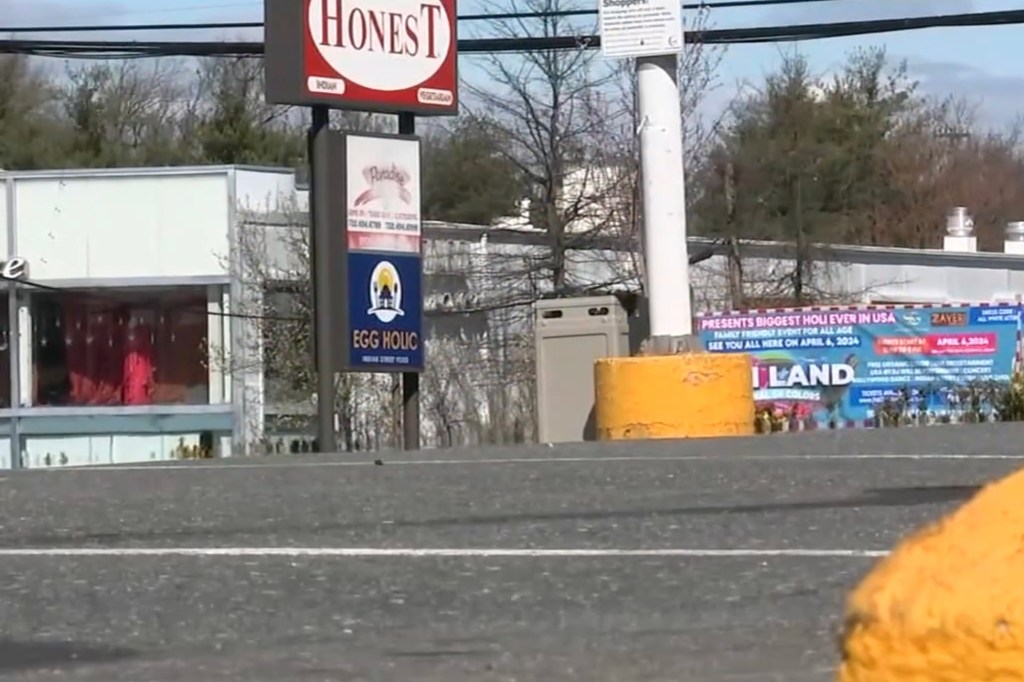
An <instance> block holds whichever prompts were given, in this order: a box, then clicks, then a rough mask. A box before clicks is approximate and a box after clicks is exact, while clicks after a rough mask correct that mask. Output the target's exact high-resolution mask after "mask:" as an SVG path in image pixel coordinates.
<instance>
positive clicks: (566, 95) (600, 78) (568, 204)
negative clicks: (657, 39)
mask: <svg viewBox="0 0 1024 682" xmlns="http://www.w3.org/2000/svg"><path fill="white" fill-rule="evenodd" d="M513 5H514V6H513ZM485 6H486V9H488V10H490V11H492V12H494V13H496V14H499V13H502V12H504V13H508V12H514V13H518V15H519V16H520V18H516V19H498V20H495V21H492V22H489V23H488V26H487V29H485V31H486V33H487V34H488V35H489V36H491V37H501V38H517V37H524V36H531V37H546V38H553V37H565V36H572V35H589V34H591V33H593V32H594V26H593V22H587V23H586V24H582V23H581V22H580V21H579V20H578V19H575V18H574V17H572V16H570V15H567V14H566V13H567V12H571V11H573V10H577V9H579V8H580V6H581V5H578V4H577V3H576V2H574V0H526V1H525V2H516V3H511V2H506V1H505V0H488V2H485ZM524 14H530V15H531V16H530V17H523V16H522V15H524ZM585 48H586V46H585V45H580V46H579V47H577V48H573V49H567V50H557V49H548V50H539V51H533V52H528V53H526V54H516V55H500V54H492V55H488V56H485V57H481V58H479V59H474V60H472V63H473V66H474V67H476V68H474V69H471V71H476V70H477V69H479V73H480V74H481V75H480V76H479V77H474V78H472V79H471V80H469V81H468V82H467V83H465V85H464V86H463V92H464V93H465V100H464V101H465V106H466V108H467V109H468V110H469V111H471V112H475V113H477V114H478V115H479V117H480V118H481V119H482V120H487V121H490V122H491V123H492V125H494V126H496V127H497V128H498V129H499V131H500V135H499V136H500V137H501V138H502V139H504V140H506V142H507V145H508V148H507V149H506V150H505V153H506V154H507V156H508V158H510V159H511V160H512V161H514V162H515V164H516V165H517V166H518V168H519V169H520V171H521V173H522V175H523V177H524V178H525V179H526V182H527V184H528V194H529V197H530V199H531V200H532V205H531V213H532V215H531V222H532V223H533V225H534V226H536V227H538V228H540V229H542V230H543V231H544V232H545V234H546V235H547V238H548V242H549V252H548V254H546V262H545V263H544V264H543V267H544V269H545V271H546V279H547V280H548V281H549V282H550V285H551V286H552V287H554V288H555V289H562V288H563V287H564V286H565V285H566V283H567V280H566V264H565V252H566V250H567V248H569V244H568V239H569V235H570V233H571V230H572V227H573V224H574V223H575V222H576V221H578V220H580V219H581V218H584V217H586V213H587V211H588V209H589V207H590V204H591V203H592V201H593V199H592V198H591V196H590V195H591V194H593V193H595V190H594V188H593V184H594V181H595V179H596V175H595V173H594V170H595V169H601V168H602V167H603V166H604V165H605V164H604V159H602V158H600V157H601V154H600V153H599V152H600V151H601V149H602V148H601V147H600V146H599V145H598V144H597V142H598V140H599V138H600V134H599V133H600V132H601V129H602V128H603V127H606V126H608V125H612V124H613V122H609V121H608V120H607V116H608V115H609V113H611V115H612V116H613V117H614V116H615V115H616V114H625V112H610V111H609V107H608V106H607V105H606V99H607V93H606V92H605V91H606V90H607V89H609V88H610V86H611V84H612V83H613V82H614V79H615V73H614V71H613V70H612V69H609V68H607V66H606V65H604V64H602V63H600V62H599V61H597V60H596V59H595V57H596V53H595V52H593V51H592V50H588V49H585ZM597 193H600V190H598V192H597Z"/></svg>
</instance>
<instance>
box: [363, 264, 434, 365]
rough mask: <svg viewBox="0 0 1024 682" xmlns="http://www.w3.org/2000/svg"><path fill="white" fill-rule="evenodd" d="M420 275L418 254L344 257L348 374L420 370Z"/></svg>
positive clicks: (421, 357) (421, 334)
mask: <svg viewBox="0 0 1024 682" xmlns="http://www.w3.org/2000/svg"><path fill="white" fill-rule="evenodd" d="M421 272H422V271H421V261H420V258H419V256H418V255H417V256H410V255H399V254H375V253H365V252H350V253H349V254H348V310H349V314H348V326H349V330H348V335H349V343H348V346H349V367H350V369H353V370H357V371H359V370H362V371H368V372H387V371H403V372H412V371H419V370H422V369H423V361H424V353H423V291H422V280H421Z"/></svg>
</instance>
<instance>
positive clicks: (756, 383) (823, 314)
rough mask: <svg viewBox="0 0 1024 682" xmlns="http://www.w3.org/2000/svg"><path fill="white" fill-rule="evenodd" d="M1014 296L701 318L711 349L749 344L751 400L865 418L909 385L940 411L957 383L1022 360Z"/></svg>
mask: <svg viewBox="0 0 1024 682" xmlns="http://www.w3.org/2000/svg"><path fill="white" fill-rule="evenodd" d="M1020 312H1021V308H1020V307H1019V306H1017V305H1015V304H1006V305H998V304H980V305H950V306H887V307H872V306H864V307H850V308H834V309H820V308H798V309H785V310H766V311H745V312H730V313H721V314H719V313H709V314H704V315H700V316H698V318H697V322H698V324H697V328H698V333H699V335H700V339H701V342H702V344H703V346H704V348H705V350H707V351H710V352H713V353H729V352H742V353H749V354H750V355H751V356H753V359H754V370H753V376H752V377H751V380H752V382H753V387H754V400H755V401H756V402H758V403H759V404H771V405H773V406H775V407H781V408H783V409H787V410H789V409H796V410H797V412H798V413H801V414H803V415H805V416H810V417H811V420H812V421H813V422H817V423H818V424H820V425H826V424H830V423H833V422H836V423H839V424H841V425H843V424H845V425H869V424H871V423H872V422H873V419H874V417H875V412H876V410H877V408H878V407H879V406H880V405H882V404H883V403H884V402H885V401H886V400H898V399H900V397H901V396H904V395H906V394H907V392H909V394H910V397H911V399H912V400H914V402H915V404H918V401H922V402H925V403H927V406H928V410H929V411H932V412H934V413H936V414H944V413H948V412H950V411H951V408H952V406H953V405H954V404H955V403H956V401H957V390H958V389H961V388H963V387H965V386H968V385H970V384H972V383H975V382H992V381H995V382H1007V381H1009V380H1010V375H1011V374H1012V372H1013V370H1014V367H1015V366H1016V358H1017V344H1018V340H1017V339H1018V329H1019V328H1020V325H1021V322H1020V318H1021V314H1020Z"/></svg>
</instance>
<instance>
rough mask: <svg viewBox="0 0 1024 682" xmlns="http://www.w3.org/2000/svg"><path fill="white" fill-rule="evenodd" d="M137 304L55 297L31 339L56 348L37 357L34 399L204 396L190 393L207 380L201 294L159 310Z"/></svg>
mask: <svg viewBox="0 0 1024 682" xmlns="http://www.w3.org/2000/svg"><path fill="white" fill-rule="evenodd" d="M138 305H139V304H136V305H135V306H132V305H130V304H125V305H120V306H117V305H110V304H104V302H102V301H101V302H92V301H89V302H80V301H72V300H65V301H62V302H61V303H60V306H59V307H58V308H57V309H56V310H54V314H55V315H56V319H53V320H52V322H50V323H48V324H47V325H46V326H47V327H48V329H49V337H48V338H47V339H43V338H37V343H44V344H45V343H54V344H62V345H63V348H62V349H59V350H58V349H54V350H55V351H56V353H55V354H52V355H49V356H48V357H47V358H46V359H39V361H40V362H41V363H42V364H41V365H39V366H37V382H38V384H37V400H38V403H37V404H51V405H53V404H69V405H150V404H175V403H185V402H188V401H189V400H205V398H203V397H202V396H201V395H200V392H198V391H196V390H195V389H197V388H199V387H203V386H205V384H206V382H207V374H206V351H205V338H206V315H205V311H204V310H203V308H205V298H202V299H199V298H198V297H197V299H196V301H195V303H194V304H193V303H192V302H191V301H187V302H185V303H181V304H177V305H176V306H170V307H168V308H166V309H163V306H157V305H149V306H146V307H145V308H144V309H142V308H139V307H138ZM179 306H180V307H181V308H184V310H178V309H176V308H178V307H179ZM189 306H193V307H194V309H195V310H194V311H193V310H190V309H189ZM53 336H56V337H57V338H53ZM61 351H62V352H61ZM37 352H39V351H37ZM62 365H63V366H62ZM65 368H66V372H67V374H66V381H65V379H64V377H65V375H64V372H63V371H62V370H64V369H65ZM193 393H194V394H195V395H193Z"/></svg>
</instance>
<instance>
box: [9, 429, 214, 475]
mask: <svg viewBox="0 0 1024 682" xmlns="http://www.w3.org/2000/svg"><path fill="white" fill-rule="evenodd" d="M7 440H9V439H7ZM3 445H4V443H3V441H2V440H0V447H3ZM198 445H199V435H198V434H155V435H133V434H111V435H104V436H26V437H25V438H24V447H25V457H24V461H23V463H24V466H25V467H26V468H28V469H38V468H54V467H62V466H88V465H94V464H132V463H138V462H162V461H168V460H173V459H180V454H179V453H178V452H176V451H177V450H180V448H181V447H182V446H184V447H185V448H190V447H193V446H198ZM0 452H3V454H5V455H8V459H9V454H8V453H9V452H10V447H7V448H6V451H5V452H4V451H0ZM0 465H2V461H0Z"/></svg>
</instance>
